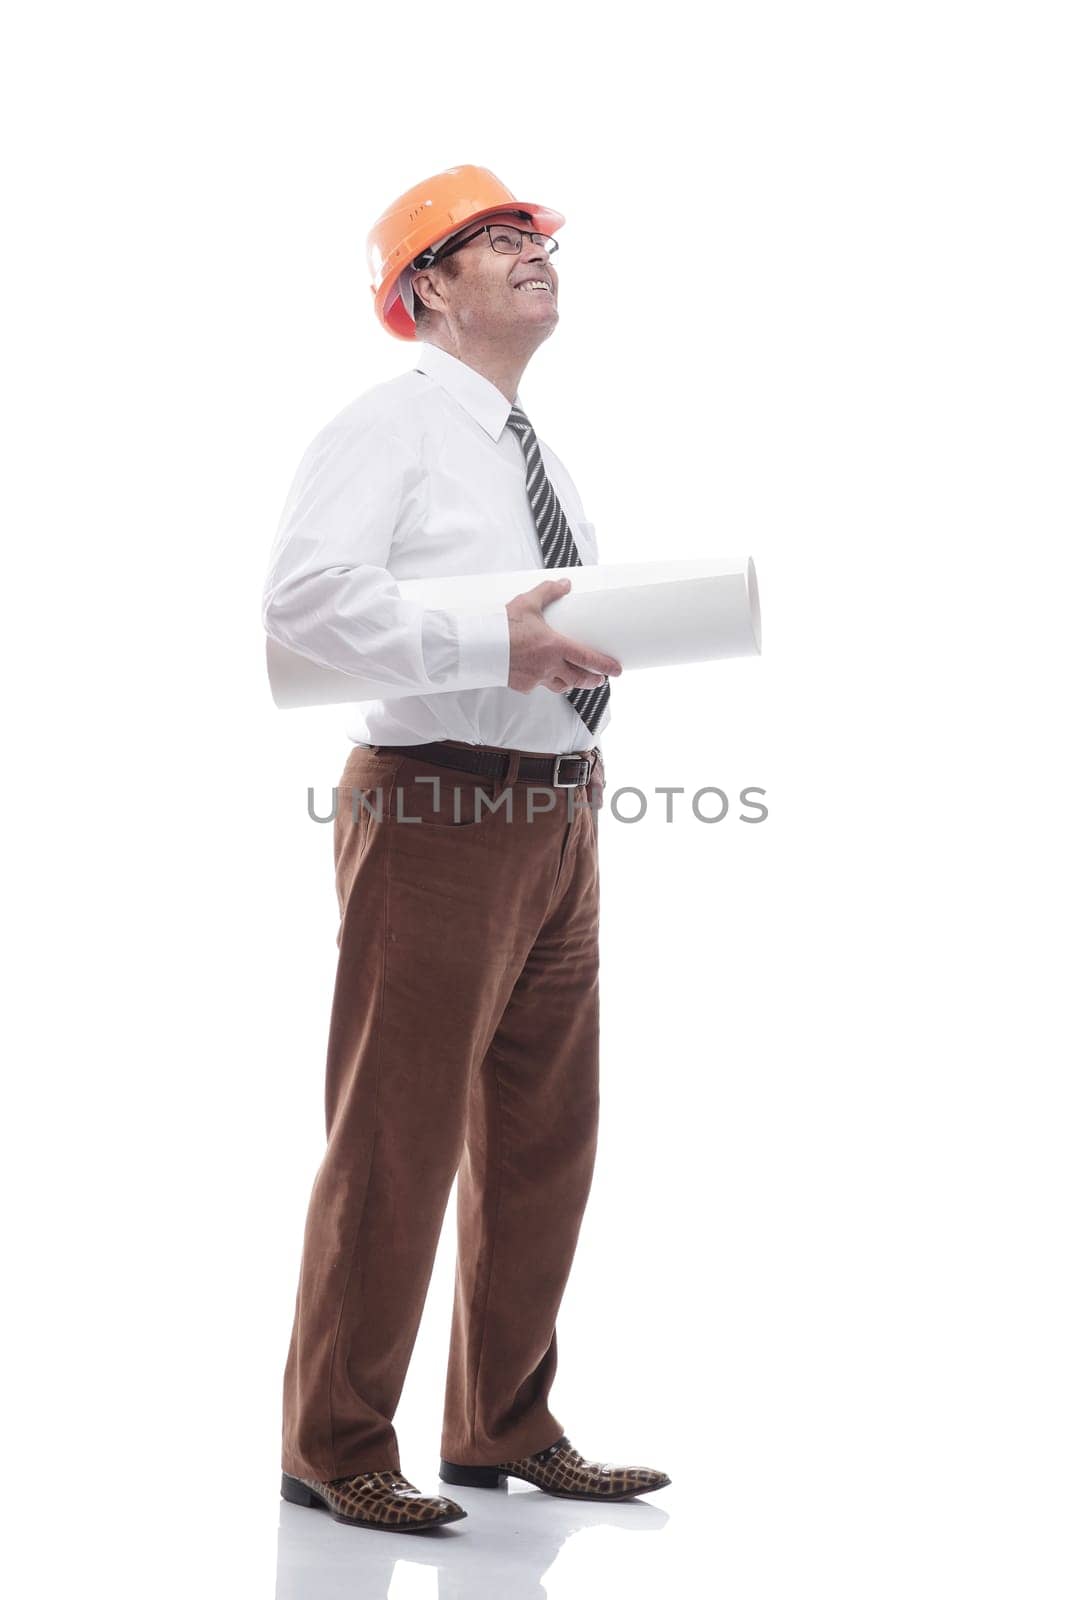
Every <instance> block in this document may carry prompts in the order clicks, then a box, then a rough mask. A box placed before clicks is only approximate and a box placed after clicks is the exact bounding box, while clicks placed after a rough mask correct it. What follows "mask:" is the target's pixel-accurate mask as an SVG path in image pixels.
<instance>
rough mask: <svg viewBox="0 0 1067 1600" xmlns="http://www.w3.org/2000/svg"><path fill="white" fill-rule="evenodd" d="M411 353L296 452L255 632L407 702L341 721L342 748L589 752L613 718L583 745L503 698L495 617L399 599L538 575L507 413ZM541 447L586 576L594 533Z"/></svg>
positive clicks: (422, 349)
mask: <svg viewBox="0 0 1067 1600" xmlns="http://www.w3.org/2000/svg"><path fill="white" fill-rule="evenodd" d="M416 349H417V353H418V359H417V361H416V365H415V368H414V370H413V371H411V372H406V373H404V374H402V375H401V376H400V377H398V378H392V379H390V380H389V381H387V382H385V383H379V384H376V385H375V386H374V387H373V388H372V389H369V390H368V391H367V392H366V394H363V395H361V396H360V397H359V399H357V400H354V401H353V402H352V403H351V405H349V406H346V407H345V409H344V410H343V411H341V412H340V413H339V414H338V416H336V417H335V418H334V419H333V421H332V422H330V423H328V424H327V425H326V427H325V428H323V429H322V431H321V432H320V433H319V434H318V435H317V436H316V437H315V438H314V439H313V440H312V442H311V444H310V445H309V446H308V448H307V450H306V452H305V454H304V457H303V460H302V461H301V462H300V465H299V467H298V468H297V473H296V477H295V479H294V481H293V485H292V488H291V489H290V491H289V496H288V499H287V500H286V503H285V508H284V510H283V512H282V517H281V523H280V525H279V528H278V532H277V536H276V538H275V541H274V548H273V550H272V552H271V558H270V566H269V570H268V574H267V579H266V583H265V585H264V589H263V601H262V617H263V625H264V627H265V628H266V630H267V632H268V633H269V634H270V635H271V636H272V638H274V639H277V640H278V642H279V643H280V644H283V645H287V646H288V647H289V648H290V649H291V650H298V651H300V652H301V653H302V654H303V655H305V656H309V657H310V658H311V659H312V660H313V661H317V662H319V663H320V664H321V665H322V666H327V667H334V668H337V669H339V670H340V671H342V672H353V673H373V675H374V676H375V677H376V678H378V679H379V680H381V681H383V682H386V683H395V684H396V685H397V689H398V690H403V691H405V692H404V693H402V694H400V695H398V696H397V697H395V698H394V697H392V696H391V697H389V698H388V699H384V700H373V701H361V702H358V703H353V704H352V705H350V706H348V707H347V708H346V711H347V715H348V722H347V725H346V732H347V734H348V737H349V738H350V739H351V740H352V742H353V743H354V744H424V743H427V742H428V741H429V740H431V739H460V740H463V741H465V742H466V743H469V744H490V745H502V746H505V747H509V748H512V749H520V750H537V751H545V752H555V753H559V752H562V751H569V750H588V749H589V748H591V746H592V745H593V744H594V743H597V742H599V740H600V738H601V735H602V734H603V731H604V729H605V727H606V726H607V724H608V722H609V721H610V720H611V710H610V704H609V706H608V708H607V709H606V710H605V712H604V716H603V718H602V720H601V723H600V726H599V728H598V729H597V734H596V739H594V738H593V736H592V734H590V732H589V729H588V728H587V727H586V725H585V723H584V722H583V721H582V719H581V717H580V716H579V715H578V713H577V711H575V709H574V707H573V706H572V705H571V704H570V702H569V701H568V700H567V699H566V697H565V696H564V695H562V694H557V693H555V692H554V691H553V690H551V689H547V688H544V687H543V686H539V687H538V688H536V689H533V690H532V691H531V692H530V693H529V694H520V693H519V691H518V690H517V689H509V688H508V672H509V657H510V644H509V635H508V617H507V612H506V611H505V609H504V607H503V606H499V607H497V608H496V609H495V610H492V611H487V612H485V613H480V614H476V615H471V616H465V615H462V614H460V613H457V612H454V611H447V610H435V609H431V608H427V607H423V606H420V605H417V604H415V603H413V602H412V601H407V600H404V599H402V598H401V595H400V591H399V589H398V588H397V580H398V579H400V578H428V577H432V576H434V575H436V574H441V575H442V576H445V575H452V574H457V573H465V572H471V573H474V572H493V571H496V572H506V571H510V570H513V569H524V568H533V567H544V556H543V554H542V552H541V546H540V544H539V543H538V539H537V529H536V526H535V524H534V519H533V512H532V511H531V509H530V502H529V499H528V498H527V494H526V463H525V459H524V457H523V453H522V446H521V445H520V444H519V441H518V438H517V437H516V435H515V433H514V432H513V431H512V429H511V428H508V427H507V426H506V423H507V419H508V416H509V414H510V412H511V401H510V400H509V399H508V398H507V396H506V395H505V394H502V393H501V391H500V390H499V389H498V388H497V387H496V385H495V384H493V383H490V381H489V379H488V378H485V377H483V376H482V374H481V373H480V372H475V371H474V369H473V368H472V367H468V366H467V365H466V363H465V362H462V361H458V360H456V358H455V357H454V356H451V355H448V354H447V353H446V352H445V351H444V350H440V349H438V348H437V346H436V345H432V344H425V343H422V344H419V345H418V346H416ZM515 403H516V404H517V405H519V406H522V397H521V395H518V396H516V402H515ZM523 410H525V407H523ZM530 421H531V422H532V423H533V425H534V428H535V429H536V428H537V419H536V418H535V417H531V418H530ZM538 442H539V443H540V446H541V455H542V458H543V460H544V464H545V471H546V473H547V474H548V477H549V479H550V480H551V483H552V486H553V488H554V489H555V491H556V493H557V495H558V496H559V498H560V500H561V502H562V504H563V509H564V511H565V513H566V516H567V521H568V522H569V523H570V528H571V532H572V534H573V535H574V540H575V544H576V545H577V547H578V554H579V556H580V558H581V560H582V564H583V565H585V566H590V565H593V564H594V563H595V562H596V561H597V560H598V550H597V541H596V530H595V529H594V527H593V524H592V523H591V522H587V521H586V518H585V511H584V509H583V507H582V502H581V500H580V499H579V497H578V491H577V490H576V489H575V487H574V484H573V483H572V482H571V480H570V477H569V476H568V474H567V472H566V470H565V468H564V466H563V463H562V462H561V461H560V460H559V457H558V456H556V455H555V454H554V452H553V451H552V450H550V449H549V447H548V445H547V444H546V443H545V441H544V439H543V438H542V437H541V435H540V433H538ZM565 572H566V569H565V568H559V569H556V568H545V577H546V578H547V577H552V576H554V575H556V574H557V573H558V574H559V575H560V576H563V575H565ZM531 587H532V585H531ZM431 686H437V687H435V688H434V692H431V693H425V692H424V693H418V692H413V693H409V692H407V691H409V690H410V691H418V690H423V691H425V690H427V689H430V688H431Z"/></svg>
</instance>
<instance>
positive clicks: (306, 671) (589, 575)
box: [267, 556, 762, 711]
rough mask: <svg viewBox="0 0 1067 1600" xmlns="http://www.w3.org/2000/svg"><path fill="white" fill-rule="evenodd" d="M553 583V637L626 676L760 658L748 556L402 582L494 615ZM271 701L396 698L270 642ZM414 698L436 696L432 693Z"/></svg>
mask: <svg viewBox="0 0 1067 1600" xmlns="http://www.w3.org/2000/svg"><path fill="white" fill-rule="evenodd" d="M548 578H569V579H570V581H571V588H570V590H569V592H568V593H567V594H565V595H563V596H561V598H560V599H558V600H553V601H552V602H551V604H550V605H547V606H545V608H544V612H543V615H544V618H545V621H546V622H547V623H548V625H549V627H551V628H555V630H556V631H557V633H564V634H566V635H567V636H568V638H571V639H577V640H578V641H579V642H580V643H581V644H586V645H590V646H592V648H593V649H595V650H603V651H605V652H606V654H608V655H612V656H615V657H616V659H617V660H618V661H620V662H621V663H622V666H623V670H624V671H626V672H630V671H632V670H633V669H634V668H638V667H679V666H684V665H686V664H688V663H690V662H694V661H724V660H728V659H731V658H733V657H736V656H758V655H759V654H760V651H761V648H762V636H761V628H760V606H759V591H758V589H757V587H756V569H755V566H754V564H753V562H752V558H751V556H736V557H726V556H724V557H720V558H719V559H717V560H710V559H709V560H706V561H701V560H696V561H639V562H629V563H609V564H607V565H604V566H594V567H534V568H531V569H530V570H528V571H523V572H480V573H470V574H464V575H463V576H461V577H450V578H403V579H400V580H398V582H397V588H398V590H399V591H400V594H401V595H402V596H403V598H404V599H405V600H412V601H414V602H415V603H416V604H417V605H421V606H424V607H426V608H427V609H433V610H447V611H466V612H471V611H482V612H484V611H492V610H493V609H494V608H496V607H500V606H505V605H506V604H507V603H508V601H509V600H513V599H514V598H515V596H516V595H519V594H523V593H525V592H526V591H528V590H530V589H535V588H536V587H537V585H538V584H539V583H544V582H545V580H546V579H548ZM267 674H268V677H269V680H270V688H271V694H272V695H273V697H274V703H275V705H276V706H278V707H279V708H280V709H281V710H283V711H289V710H295V709H297V708H298V707H300V706H326V705H340V704H346V703H349V702H351V701H355V700H396V699H400V698H402V697H403V693H404V691H401V690H399V689H398V688H397V686H396V684H387V683H382V682H379V681H377V680H375V679H374V678H369V677H368V678H364V677H359V676H356V675H355V674H353V673H350V672H339V671H338V670H336V669H335V668H333V667H325V666H322V665H320V663H319V662H317V661H312V660H311V659H310V658H309V657H307V656H303V655H300V654H299V653H298V652H297V651H295V650H290V649H289V648H288V646H286V645H283V644H280V643H279V642H278V640H277V639H273V638H271V637H270V635H268V636H267ZM406 693H408V694H418V695H427V694H432V693H433V690H432V688H430V687H428V686H427V687H423V688H418V689H409V690H407V691H406Z"/></svg>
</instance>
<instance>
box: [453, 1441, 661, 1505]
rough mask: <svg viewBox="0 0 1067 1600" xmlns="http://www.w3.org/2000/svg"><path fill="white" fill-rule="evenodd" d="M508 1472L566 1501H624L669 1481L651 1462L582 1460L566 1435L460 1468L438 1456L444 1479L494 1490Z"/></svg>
mask: <svg viewBox="0 0 1067 1600" xmlns="http://www.w3.org/2000/svg"><path fill="white" fill-rule="evenodd" d="M509 1477H510V1478H523V1479H525V1481H526V1482H527V1483H534V1484H536V1485H537V1487H538V1488H539V1489H543V1490H544V1491H545V1493H546V1494H558V1495H561V1496H562V1497H563V1498H564V1499H567V1500H626V1499H628V1498H629V1497H630V1496H631V1495H635V1494H647V1493H648V1492H649V1490H650V1489H662V1488H663V1487H664V1486H665V1485H666V1484H668V1483H670V1481H671V1480H670V1478H668V1476H667V1474H666V1473H665V1472H658V1471H657V1470H656V1468H655V1467H617V1466H614V1465H612V1463H611V1462H610V1461H587V1460H586V1459H585V1457H584V1456H581V1455H579V1454H578V1451H577V1450H576V1449H575V1448H574V1446H573V1445H572V1444H571V1442H570V1440H569V1439H568V1438H567V1435H566V1434H564V1435H563V1437H562V1439H557V1440H556V1442H555V1444H550V1445H549V1446H548V1448H547V1449H545V1450H538V1451H537V1452H536V1454H535V1455H530V1456H523V1458H522V1460H521V1461H501V1462H498V1463H497V1465H496V1466H495V1467H463V1466H460V1465H459V1464H458V1463H457V1462H455V1461H445V1460H443V1459H442V1461H441V1478H442V1481H443V1482H445V1483H459V1484H465V1485H466V1486H467V1487H468V1488H473V1489H496V1488H498V1487H499V1486H500V1485H501V1484H504V1483H506V1482H507V1480H508V1478H509Z"/></svg>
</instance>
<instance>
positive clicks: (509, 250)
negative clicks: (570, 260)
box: [489, 222, 559, 256]
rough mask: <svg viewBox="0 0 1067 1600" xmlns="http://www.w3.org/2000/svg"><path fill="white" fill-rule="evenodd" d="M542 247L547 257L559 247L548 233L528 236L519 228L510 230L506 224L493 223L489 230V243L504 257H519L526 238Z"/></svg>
mask: <svg viewBox="0 0 1067 1600" xmlns="http://www.w3.org/2000/svg"><path fill="white" fill-rule="evenodd" d="M527 237H529V238H530V239H532V240H533V242H534V244H536V245H540V247H541V249H542V250H544V251H545V253H546V254H547V255H552V253H553V251H555V250H558V249H559V246H558V244H557V243H556V241H555V239H550V238H549V237H548V234H547V233H531V234H529V235H526V234H524V233H522V232H520V230H519V229H518V228H509V227H508V225H507V223H506V222H496V223H492V224H491V225H490V228H489V242H490V244H491V245H492V246H493V249H494V250H499V251H500V252H501V253H502V254H503V255H509V256H517V255H518V253H519V251H520V250H521V249H522V247H523V244H524V242H525V240H526V238H527Z"/></svg>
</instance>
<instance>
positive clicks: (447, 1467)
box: [438, 1458, 671, 1500]
mask: <svg viewBox="0 0 1067 1600" xmlns="http://www.w3.org/2000/svg"><path fill="white" fill-rule="evenodd" d="M438 1476H439V1477H440V1479H441V1481H442V1483H454V1484H459V1485H460V1486H461V1487H462V1488H465V1489H503V1488H506V1487H507V1481H508V1479H509V1478H521V1479H522V1481H523V1483H532V1484H533V1486H534V1488H535V1489H540V1490H541V1493H542V1494H552V1495H555V1496H556V1498H557V1499H559V1500H632V1499H633V1498H634V1496H635V1495H639V1494H653V1493H654V1492H655V1491H656V1490H657V1489H665V1488H666V1487H667V1485H668V1484H669V1483H670V1481H671V1480H670V1478H664V1480H663V1482H662V1483H650V1484H646V1485H645V1487H644V1488H643V1489H642V1488H637V1489H616V1490H614V1491H613V1492H612V1493H611V1494H596V1493H595V1492H593V1493H590V1494H580V1493H578V1492H577V1491H576V1490H574V1489H549V1488H547V1487H546V1486H545V1484H543V1483H538V1481H537V1479H536V1478H531V1477H528V1476H527V1474H526V1473H525V1472H512V1471H511V1470H510V1469H509V1470H508V1471H506V1472H505V1470H504V1468H503V1467H462V1466H460V1465H459V1464H458V1462H455V1461H445V1460H444V1459H443V1458H442V1461H441V1470H440V1473H439V1474H438Z"/></svg>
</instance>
